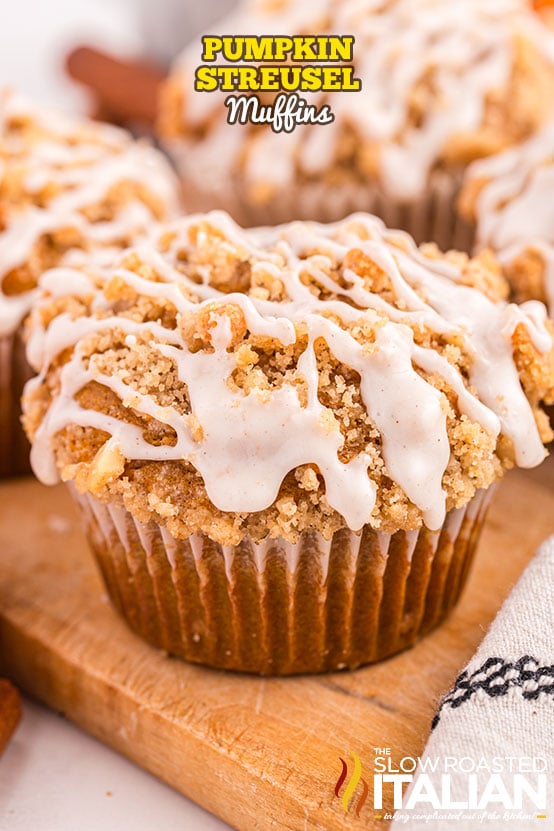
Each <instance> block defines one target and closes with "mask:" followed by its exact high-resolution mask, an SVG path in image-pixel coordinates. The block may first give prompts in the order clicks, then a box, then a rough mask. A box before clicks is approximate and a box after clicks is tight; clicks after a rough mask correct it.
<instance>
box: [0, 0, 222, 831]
mask: <svg viewBox="0 0 554 831" xmlns="http://www.w3.org/2000/svg"><path fill="white" fill-rule="evenodd" d="M147 2H148V0H15V2H13V3H9V4H8V3H7V2H5V3H3V4H2V16H1V25H0V85H5V84H9V85H11V86H14V87H16V88H17V89H20V90H23V91H24V92H26V93H28V94H30V95H33V96H34V97H35V98H36V100H38V101H40V102H42V103H48V104H54V105H60V106H62V107H64V109H67V110H75V109H80V110H84V109H86V96H84V95H83V93H82V92H80V91H79V90H77V89H75V88H74V87H73V86H72V85H71V84H70V83H69V82H68V81H67V79H66V78H65V77H64V74H63V65H64V56H65V54H67V51H68V50H69V49H70V48H71V47H72V46H74V45H77V44H81V43H87V44H94V45H97V46H103V47H104V48H107V49H111V50H114V51H117V52H119V53H120V54H131V53H133V52H137V51H142V52H148V51H150V53H151V54H152V53H156V54H157V55H160V54H162V53H163V52H164V47H165V42H164V34H163V29H162V27H160V22H159V19H158V23H157V27H156V29H155V32H154V27H153V26H152V25H147V26H146V27H145V26H144V15H143V16H142V17H141V9H142V7H143V5H144V4H146V3H147ZM226 3H228V0H215V3H214V2H211V3H210V2H209V0H208V2H206V0H202V2H200V3H192V2H190V1H189V0H177V6H176V5H175V2H174V0H157V2H155V8H156V9H157V10H158V13H161V11H162V10H163V9H164V7H165V8H166V11H167V15H168V19H170V18H171V21H172V23H171V25H170V27H169V28H170V31H172V32H173V33H175V32H177V33H178V37H179V39H180V38H181V35H180V33H179V32H180V29H179V26H180V25H182V26H183V28H184V30H186V31H189V32H192V31H198V29H199V28H200V26H201V21H200V19H199V15H200V14H206V13H207V14H208V17H209V18H210V22H211V20H213V18H214V15H216V13H217V10H218V9H219V8H220V7H221V6H222V5H225V4H226ZM177 11H178V14H179V18H180V20H179V26H177V25H176V17H175V15H176V12H177ZM143 12H144V10H143ZM181 18H182V20H181ZM145 28H147V29H150V32H151V34H150V37H149V38H148V42H147V43H146V42H145V43H144V45H143V37H142V36H141V32H143V31H144V29H145ZM154 34H155V37H154ZM184 39H185V38H184V36H183V42H184ZM167 43H169V40H168V41H167ZM174 44H175V38H174V39H173V42H172V45H171V46H168V48H167V51H168V52H171V51H174V49H175V45H174ZM108 793H110V794H111V795H108ZM226 828H228V826H227V825H225V824H224V823H222V822H220V821H219V820H217V819H215V818H214V817H213V816H211V815H210V814H208V813H206V812H205V811H203V810H202V809H200V808H198V807H197V806H196V805H194V804H193V803H192V802H190V801H189V800H187V799H185V798H184V797H183V796H181V795H180V794H178V793H176V792H175V791H173V790H171V789H170V788H168V787H167V786H165V785H164V784H162V783H161V782H159V781H158V780H156V779H155V778H154V777H152V776H150V775H149V774H147V773H145V772H144V771H142V770H140V769H139V768H137V767H135V765H133V764H131V763H130V762H128V761H127V760H126V759H124V758H123V757H121V756H119V755H117V754H116V753H114V752H113V751H111V750H110V749H108V748H107V747H104V746H103V745H101V744H100V743H99V742H97V741H96V740H94V739H92V738H90V737H89V736H87V735H86V734H85V733H83V732H82V731H81V730H79V729H78V728H76V727H74V726H73V725H71V724H70V723H68V722H67V721H66V720H65V719H63V718H61V717H60V716H58V715H56V714H54V713H51V712H49V711H47V710H46V709H44V708H42V707H40V706H39V705H37V704H33V703H30V702H26V703H25V710H24V717H23V721H22V723H21V725H20V727H19V729H18V731H17V733H16V734H15V736H14V738H13V739H12V742H11V744H10V746H9V747H8V749H7V751H6V753H5V754H4V756H3V757H2V759H0V831H129V829H132V831H223V829H226Z"/></svg>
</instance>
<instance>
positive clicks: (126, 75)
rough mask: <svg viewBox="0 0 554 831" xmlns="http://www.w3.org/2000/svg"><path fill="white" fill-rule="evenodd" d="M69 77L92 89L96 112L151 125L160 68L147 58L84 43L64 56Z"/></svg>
mask: <svg viewBox="0 0 554 831" xmlns="http://www.w3.org/2000/svg"><path fill="white" fill-rule="evenodd" d="M66 66H67V71H68V74H69V75H70V77H71V78H73V79H74V80H75V81H78V82H79V83H82V84H84V85H85V86H87V87H88V88H89V89H90V90H91V92H92V93H93V96H94V99H95V102H96V109H97V113H96V114H97V115H98V116H101V117H103V118H104V119H106V120H109V121H114V122H116V123H120V124H128V123H131V124H141V125H144V126H149V127H151V126H152V125H153V124H154V121H155V119H156V110H157V98H158V90H159V87H160V84H161V82H162V81H163V79H164V72H163V70H161V69H160V68H159V67H157V66H155V65H154V64H152V63H150V62H149V61H146V60H142V59H136V60H126V59H123V58H115V57H113V56H112V55H108V54H106V53H105V52H100V51H99V50H97V49H93V48H91V47H88V46H80V47H79V48H77V49H74V50H73V52H71V53H70V54H69V55H68V57H67V62H66Z"/></svg>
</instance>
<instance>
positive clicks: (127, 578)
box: [71, 486, 491, 675]
mask: <svg viewBox="0 0 554 831" xmlns="http://www.w3.org/2000/svg"><path fill="white" fill-rule="evenodd" d="M71 490H72V493H73V495H74V497H75V499H76V502H77V504H78V506H79V508H80V510H81V512H82V515H83V519H84V524H85V530H86V533H87V537H88V540H89V543H90V545H91V548H92V550H93V552H94V554H95V556H96V559H97V561H98V564H99V566H100V569H101V572H102V575H103V577H104V581H105V583H106V586H107V589H108V592H109V594H110V596H111V598H112V600H113V602H114V604H115V606H116V608H117V609H118V610H119V611H120V613H121V614H122V615H123V617H124V618H125V619H126V621H127V623H128V624H129V626H130V627H131V628H132V629H133V630H134V631H135V632H137V633H138V634H139V635H141V636H142V637H143V638H144V639H146V640H147V641H149V642H150V643H151V644H153V645H155V646H157V647H159V648H161V649H164V650H166V651H167V652H169V653H171V654H173V655H178V656H180V657H182V658H185V659H186V660H188V661H194V662H199V663H203V664H207V665H209V666H213V667H220V668H225V669H234V670H241V671H246V672H255V673H260V674H274V675H285V674H291V673H300V672H323V671H328V670H336V669H343V668H346V667H348V668H354V667H357V666H360V665H361V664H365V663H369V662H372V661H377V660H379V659H381V658H384V657H386V656H388V655H391V654H393V653H394V652H398V651H399V650H401V649H404V648H406V647H408V646H410V645H412V644H413V643H414V642H415V641H416V640H417V639H418V638H419V637H420V636H421V635H423V634H424V633H425V632H427V631H429V630H430V629H432V628H433V627H434V626H436V624H437V623H438V622H439V621H440V620H442V619H443V618H444V616H445V615H446V614H447V613H448V611H449V610H450V609H451V608H452V606H454V604H455V603H456V601H457V599H458V597H459V594H460V591H461V589H462V586H463V585H464V582H465V579H466V576H467V572H468V569H469V566H470V563H471V560H472V557H473V553H474V550H475V545H476V542H477V538H478V535H479V531H480V529H481V526H482V523H483V518H484V515H485V511H486V507H487V503H488V499H489V496H490V492H491V489H489V490H488V491H479V492H478V493H477V495H476V496H475V497H474V499H473V500H471V502H469V503H468V505H467V506H466V507H464V508H461V509H458V510H454V511H451V512H450V513H449V514H448V515H447V518H446V521H445V523H444V526H443V528H442V529H441V530H440V531H437V532H431V531H429V530H427V529H425V528H423V529H421V530H419V531H407V532H404V531H399V532H397V533H396V534H392V535H389V534H383V533H379V532H376V531H374V530H372V529H371V528H370V527H369V526H366V527H365V528H364V529H363V531H362V533H361V534H354V533H352V532H350V531H348V530H341V531H337V532H336V533H335V534H334V536H333V538H332V539H331V540H324V539H323V538H322V537H321V536H320V535H319V534H317V533H315V532H309V531H306V532H303V533H302V534H301V536H300V540H299V541H298V542H297V543H295V544H292V543H289V542H286V541H285V540H282V539H275V540H265V541H264V542H261V543H253V542H251V541H250V540H248V539H245V540H243V541H242V542H241V543H240V544H239V545H235V546H223V545H219V544H217V543H215V542H213V541H211V540H210V539H208V538H207V537H206V536H203V535H200V534H195V535H193V536H191V537H190V538H188V539H184V540H179V539H175V538H174V537H173V536H172V535H171V534H170V533H169V532H168V531H167V529H165V528H163V527H161V526H159V525H157V524H156V523H155V522H149V523H147V524H143V523H141V522H138V521H137V520H136V519H135V518H134V517H133V516H132V515H131V514H130V513H129V512H128V511H127V510H126V509H125V508H123V507H121V506H119V505H115V504H105V503H103V502H100V501H99V500H98V499H96V498H95V497H93V496H91V495H90V494H85V495H78V494H77V493H76V491H75V489H74V487H73V486H72V487H71Z"/></svg>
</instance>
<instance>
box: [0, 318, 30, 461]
mask: <svg viewBox="0 0 554 831" xmlns="http://www.w3.org/2000/svg"><path fill="white" fill-rule="evenodd" d="M31 375H32V371H31V368H30V367H29V365H28V363H27V361H26V359H25V346H24V344H23V339H22V336H21V332H20V331H19V330H18V331H16V332H15V333H13V334H8V335H1V336H0V476H16V475H18V474H22V473H29V472H30V470H31V465H30V462H29V452H30V446H29V442H28V440H27V437H26V436H25V433H24V432H23V427H22V426H21V403H20V402H21V394H22V392H23V387H24V386H25V382H26V381H27V380H28V379H29V378H30V377H31Z"/></svg>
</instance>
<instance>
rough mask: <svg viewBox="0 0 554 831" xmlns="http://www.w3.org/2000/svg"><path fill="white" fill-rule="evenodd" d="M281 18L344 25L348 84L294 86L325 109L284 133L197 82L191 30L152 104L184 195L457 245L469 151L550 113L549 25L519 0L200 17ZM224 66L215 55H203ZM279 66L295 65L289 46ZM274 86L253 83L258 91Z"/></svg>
mask: <svg viewBox="0 0 554 831" xmlns="http://www.w3.org/2000/svg"><path fill="white" fill-rule="evenodd" d="M285 32H286V33H287V34H288V35H306V34H309V35H314V34H315V33H317V35H329V34H333V35H337V34H339V35H353V36H355V43H354V47H353V61H352V64H353V66H354V76H355V78H357V79H359V80H360V81H361V84H362V88H361V90H360V91H358V92H343V91H334V92H318V93H303V92H302V93H299V94H300V95H301V96H302V97H304V98H305V99H306V100H307V101H308V103H309V104H312V105H316V106H317V107H318V108H320V107H321V106H323V105H324V104H327V105H329V107H330V109H331V111H332V112H333V114H334V116H335V120H334V122H333V123H331V124H325V125H320V124H315V125H309V124H308V125H306V124H301V125H299V126H297V127H296V128H295V129H294V130H293V131H292V132H291V133H288V134H287V133H283V132H281V133H276V132H274V131H273V130H272V129H271V126H270V125H269V124H267V123H262V124H260V123H257V124H249V123H247V124H244V125H243V124H234V125H233V124H228V123H227V116H228V112H229V111H228V109H227V107H226V106H225V103H224V102H225V99H226V98H227V96H229V95H231V94H232V92H229V90H228V89H227V90H226V91H221V90H217V91H212V92H204V91H195V88H194V79H195V70H196V68H197V67H198V66H199V65H200V64H201V53H202V46H201V43H200V40H197V41H195V42H194V44H192V45H191V46H189V47H187V49H186V50H185V51H184V52H183V54H182V55H181V57H180V58H179V59H178V60H177V61H176V63H175V65H174V67H173V70H172V72H171V73H170V77H169V80H168V81H167V83H166V85H165V88H164V91H163V94H162V97H161V105H160V115H159V132H160V135H161V136H162V138H163V139H164V140H165V142H166V144H167V147H168V149H169V151H170V152H172V153H173V155H174V157H175V159H176V161H177V163H178V165H179V167H180V170H181V173H182V178H183V182H184V186H185V195H186V197H187V206H188V208H189V209H190V210H206V209H211V208H223V209H225V210H227V211H229V212H230V213H231V215H232V216H233V217H234V218H235V219H236V220H237V221H239V222H241V223H242V224H245V225H264V224H275V223H278V222H287V221H290V220H292V219H309V220H320V221H334V220H337V219H341V218H342V217H344V216H346V215H347V214H349V213H351V212H352V211H354V210H364V211H371V212H372V213H375V214H378V215H379V216H381V217H382V218H383V219H384V220H385V222H386V223H387V224H388V225H389V226H390V227H398V228H403V229H404V230H406V231H408V232H409V233H411V234H412V236H414V237H415V239H416V240H417V241H418V242H423V241H434V242H436V243H437V244H438V245H439V247H441V248H442V249H443V250H446V249H448V248H458V249H463V250H469V249H470V247H471V238H472V229H471V227H469V226H467V225H466V224H465V223H464V222H463V220H461V218H460V217H459V216H458V215H457V213H456V211H455V197H456V194H457V192H458V189H459V184H460V179H461V176H462V173H463V171H464V169H465V168H466V166H467V164H468V163H469V162H471V161H473V160H474V159H477V158H481V157H483V156H487V155H489V154H490V153H494V152H497V151H499V150H502V149H504V148H505V147H508V146H511V145H512V144H514V142H518V141H521V140H523V139H525V138H527V137H528V136H529V135H532V134H533V133H534V132H535V131H536V129H537V128H538V127H540V126H541V125H542V124H543V123H544V121H545V120H546V119H547V118H548V117H549V115H550V116H551V115H552V112H553V106H552V103H551V102H552V101H553V100H554V36H553V35H552V33H551V32H550V31H549V29H547V27H546V26H545V25H544V24H543V23H542V22H541V20H540V18H539V17H538V16H537V15H536V14H535V13H534V12H533V11H532V9H531V6H530V4H529V2H528V0H448V2H445V0H378V2H375V0H361V2H360V1H359V0H341V2H336V0H318V2H317V3H315V4H314V3H304V2H301V0H284V2H279V3H271V2H267V0H251V2H246V3H243V5H242V6H241V7H240V9H239V11H238V12H237V13H234V14H232V15H231V16H229V17H228V18H226V19H225V20H224V21H223V22H222V23H220V24H218V25H217V26H216V27H215V28H214V29H213V34H214V35H219V36H222V35H227V34H228V35H232V36H239V35H272V34H278V35H282V34H283V33H285ZM312 39H313V38H312ZM239 41H240V38H237V43H233V44H231V46H232V48H233V49H234V53H233V54H237V55H238V54H239V51H240V48H239V47H240V43H239ZM237 44H238V45H237ZM237 60H238V64H239V65H248V66H254V67H256V66H258V65H259V64H256V63H252V62H251V61H249V60H248V57H243V58H242V59H240V58H238V59H237ZM307 62H308V63H310V61H307ZM234 65H235V64H233V63H231V62H229V61H228V60H227V61H226V60H225V59H224V58H222V57H220V54H218V55H217V56H216V58H215V61H214V62H213V63H209V64H206V66H208V67H211V68H213V67H218V66H222V67H227V68H228V69H229V68H230V67H232V66H234ZM287 65H288V67H289V69H290V71H291V72H292V71H299V63H298V61H296V62H295V61H294V60H293V61H292V62H290V61H289V63H288V64H287ZM252 94H254V93H252ZM276 94H277V93H275V92H273V93H269V92H262V93H260V96H261V98H262V100H263V103H264V104H269V103H271V101H272V100H273V99H274V98H275V96H276Z"/></svg>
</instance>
